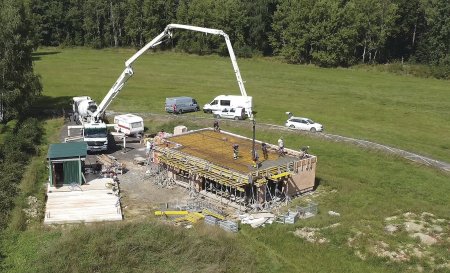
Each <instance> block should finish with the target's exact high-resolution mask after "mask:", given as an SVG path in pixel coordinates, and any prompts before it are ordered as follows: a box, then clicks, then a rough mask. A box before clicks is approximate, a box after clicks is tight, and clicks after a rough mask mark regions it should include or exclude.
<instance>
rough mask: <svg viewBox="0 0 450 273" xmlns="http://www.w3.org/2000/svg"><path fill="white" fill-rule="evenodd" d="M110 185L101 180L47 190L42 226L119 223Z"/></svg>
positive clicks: (108, 180)
mask: <svg viewBox="0 0 450 273" xmlns="http://www.w3.org/2000/svg"><path fill="white" fill-rule="evenodd" d="M111 182H112V179H110V178H101V179H95V180H92V181H90V182H89V184H88V185H82V186H81V187H80V188H78V187H74V188H70V187H69V186H64V187H61V188H54V187H49V188H48V191H47V205H46V210H45V219H44V224H64V223H79V222H101V221H120V220H122V210H121V207H120V203H119V202H118V197H117V196H116V195H115V194H114V193H113V191H112V190H111V189H108V188H107V186H106V185H107V184H108V183H111Z"/></svg>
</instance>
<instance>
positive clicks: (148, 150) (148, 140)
mask: <svg viewBox="0 0 450 273" xmlns="http://www.w3.org/2000/svg"><path fill="white" fill-rule="evenodd" d="M151 148H152V144H151V143H150V139H147V143H145V154H146V155H147V157H148V156H149V155H150V150H151Z"/></svg>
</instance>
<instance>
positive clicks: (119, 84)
mask: <svg viewBox="0 0 450 273" xmlns="http://www.w3.org/2000/svg"><path fill="white" fill-rule="evenodd" d="M172 29H185V30H193V31H198V32H204V33H209V34H214V35H221V36H223V37H224V38H225V43H226V45H227V48H228V53H229V54H230V59H231V64H232V65H233V69H234V73H235V75H236V79H237V82H238V85H239V90H240V91H241V95H242V96H244V97H247V91H246V90H245V86H244V82H243V80H242V77H241V72H240V71H239V67H238V65H237V61H236V56H235V55H234V51H233V47H232V45H231V41H230V37H229V36H228V35H227V34H226V33H225V32H223V31H222V30H220V29H213V28H204V27H196V26H189V25H180V24H169V25H167V26H166V28H165V29H164V31H163V32H161V33H160V34H159V35H158V36H156V37H155V38H154V39H153V40H151V41H150V42H149V43H148V44H146V45H145V46H144V47H143V48H141V49H140V50H139V51H138V52H136V53H135V54H134V55H133V56H131V58H129V59H128V60H127V61H126V62H125V69H124V71H123V72H122V74H121V75H120V76H119V78H118V79H117V81H116V82H115V83H114V84H113V86H112V87H111V89H109V92H108V93H107V94H106V96H105V98H104V99H103V100H102V102H101V103H100V105H99V106H98V107H97V110H96V111H95V113H93V114H92V118H93V119H94V120H95V121H98V119H99V118H100V117H101V116H102V115H103V113H104V112H105V110H106V108H108V106H109V105H110V104H111V102H112V100H113V99H114V98H115V97H116V96H117V95H118V94H119V92H120V90H122V88H123V86H124V85H125V83H126V82H127V80H128V79H129V78H130V77H131V76H133V68H132V67H131V65H132V64H133V63H134V61H136V59H137V58H139V57H140V56H141V55H142V54H144V53H145V51H147V50H149V49H150V48H153V47H155V46H157V45H159V44H161V43H162V41H163V39H164V38H166V37H172V32H171V30H172Z"/></svg>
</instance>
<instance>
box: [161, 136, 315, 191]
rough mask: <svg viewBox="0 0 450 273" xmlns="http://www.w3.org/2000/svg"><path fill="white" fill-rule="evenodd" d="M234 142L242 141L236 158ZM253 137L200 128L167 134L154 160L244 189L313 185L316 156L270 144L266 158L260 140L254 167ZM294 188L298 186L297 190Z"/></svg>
mask: <svg viewBox="0 0 450 273" xmlns="http://www.w3.org/2000/svg"><path fill="white" fill-rule="evenodd" d="M233 144H238V145H239V157H238V159H234V158H233V147H232V146H233ZM252 145H253V143H252V140H251V139H249V138H245V137H242V136H238V135H234V134H231V133H228V132H215V131H213V130H211V129H202V130H197V131H193V132H189V133H185V134H181V135H177V136H173V137H170V138H167V139H166V140H165V142H164V143H162V144H160V145H157V146H156V147H155V151H156V153H155V162H162V163H165V164H166V165H168V166H169V167H171V168H172V169H173V170H175V172H176V171H177V170H178V171H183V172H187V173H189V175H190V176H191V177H195V178H194V179H199V177H200V178H206V179H208V180H209V181H214V182H217V183H219V184H221V185H224V186H227V187H231V188H234V189H237V190H238V191H241V192H245V191H246V190H245V189H246V187H247V188H248V187H249V186H252V187H253V186H255V187H265V185H266V184H267V183H268V182H269V181H270V182H273V183H278V182H282V183H284V184H286V185H289V186H290V187H291V189H290V190H286V193H288V191H289V193H292V194H294V193H299V192H302V191H305V190H307V189H308V190H310V189H312V187H313V186H314V179H315V164H316V161H317V159H316V157H315V156H312V155H310V156H308V158H300V153H299V152H295V151H293V150H288V154H287V155H286V156H283V157H279V155H278V151H277V150H276V146H274V145H269V156H268V159H267V160H264V159H263V158H262V150H261V142H259V141H256V142H255V149H256V150H257V151H258V153H259V154H260V160H261V162H260V165H259V168H258V169H255V168H254V167H253V160H252ZM294 189H295V190H294Z"/></svg>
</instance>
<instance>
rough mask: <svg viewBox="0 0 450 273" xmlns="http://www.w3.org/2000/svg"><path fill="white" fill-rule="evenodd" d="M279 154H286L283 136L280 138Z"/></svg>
mask: <svg viewBox="0 0 450 273" xmlns="http://www.w3.org/2000/svg"><path fill="white" fill-rule="evenodd" d="M278 155H279V156H284V141H283V137H280V138H279V139H278Z"/></svg>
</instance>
